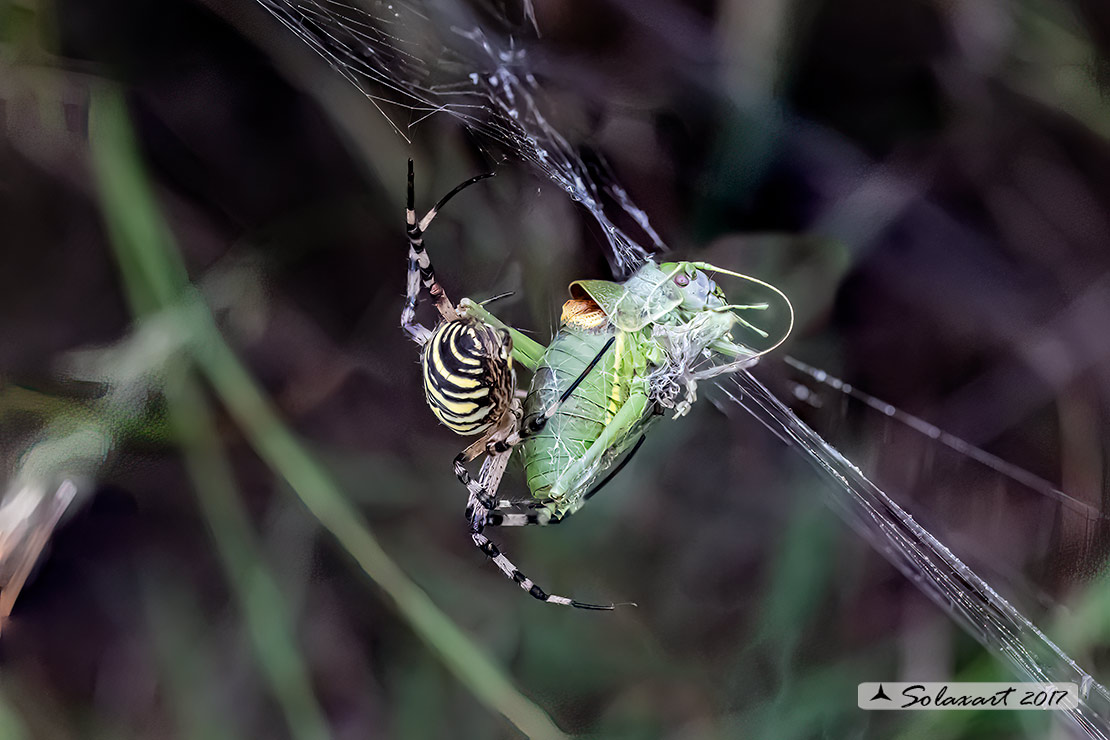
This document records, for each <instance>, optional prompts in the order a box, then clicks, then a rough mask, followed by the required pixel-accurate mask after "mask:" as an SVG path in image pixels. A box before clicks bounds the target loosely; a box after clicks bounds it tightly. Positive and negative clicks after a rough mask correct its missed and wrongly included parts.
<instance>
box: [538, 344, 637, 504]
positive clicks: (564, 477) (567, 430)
mask: <svg viewBox="0 0 1110 740" xmlns="http://www.w3.org/2000/svg"><path fill="white" fill-rule="evenodd" d="M614 334H615V335H616V342H615V343H614V345H613V348H612V350H610V351H609V352H607V353H606V355H605V357H604V358H603V359H602V361H601V363H600V364H599V365H598V366H597V367H596V368H595V369H594V370H593V371H592V372H590V373H589V374H588V375H587V376H586V378H585V380H583V381H582V383H581V384H580V385H579V386H578V388H577V389H576V390H575V392H574V394H573V395H571V397H570V398H569V399H568V400H567V402H566V403H564V404H563V405H562V406H560V407H559V410H558V411H556V412H555V414H554V416H552V417H551V419H550V421H548V422H547V425H546V426H545V427H544V428H543V430H542V431H540V432H539V433H538V434H537V435H535V436H533V437H530V438H528V439H527V440H525V441H524V443H523V459H524V474H525V478H526V479H527V481H528V489H529V491H531V493H532V497H533V498H535V499H539V500H552V501H554V502H555V506H556V511H555V512H553V513H555V514H557V515H558V516H562V515H563V514H565V513H570V512H572V511H573V510H574V509H576V508H577V505H578V504H579V503H580V501H581V497H582V494H583V493H584V492H585V489H586V487H587V484H588V483H590V482H591V481H592V479H593V478H594V477H596V475H597V473H598V471H599V470H600V469H601V468H602V467H604V466H606V464H607V463H608V462H610V461H611V459H612V458H613V457H615V456H616V455H619V454H620V453H621V452H623V451H624V448H625V447H627V446H628V443H629V442H631V441H635V434H634V433H635V432H638V431H639V430H640V429H641V428H642V427H643V426H644V425H645V423H646V422H647V421H648V420H649V419H650V416H651V413H650V410H649V404H647V403H646V401H647V391H648V389H647V383H646V381H645V379H644V377H643V376H642V374H638V373H634V372H632V370H633V368H634V367H635V365H636V364H637V354H638V353H637V352H636V346H635V345H636V344H637V343H638V341H639V339H640V338H639V336H638V334H639V333H638V332H634V333H629V332H622V331H619V330H617V329H615V328H614V327H613V326H612V324H607V325H606V326H604V327H601V328H598V329H586V328H582V327H575V326H573V325H568V324H566V323H564V324H563V326H561V327H560V328H559V331H558V333H557V334H556V335H555V337H554V338H553V339H552V340H551V344H550V345H548V347H547V351H546V352H544V354H543V357H542V358H541V359H540V362H539V366H538V367H537V368H536V373H535V376H534V377H533V379H532V386H531V390H530V392H529V393H528V397H527V398H526V399H525V401H524V418H526V419H527V418H530V417H531V416H533V415H536V414H542V413H543V412H544V410H546V409H547V408H550V407H551V405H552V404H553V403H555V401H556V400H557V399H558V398H559V397H560V396H561V395H562V394H563V392H564V391H565V390H566V389H567V388H569V387H570V385H571V383H573V382H574V381H575V379H576V378H577V377H578V376H579V375H580V374H581V373H582V372H583V370H585V369H586V365H587V363H588V362H589V361H590V359H592V358H593V357H594V356H595V355H596V354H597V353H598V352H599V351H601V349H602V348H603V347H604V345H605V343H606V342H607V341H608V339H609V338H610V337H612V336H614ZM626 407H627V408H626ZM621 411H624V413H623V414H621ZM618 415H619V416H620V417H621V418H620V420H619V422H618V423H616V424H614V421H616V420H617V418H618ZM610 425H613V427H612V429H609V426H610ZM607 429H609V432H610V434H609V436H610V437H611V438H613V439H612V442H613V443H612V444H605V445H603V446H599V447H598V449H597V450H596V451H594V452H593V453H591V448H592V447H593V446H594V445H597V443H598V440H599V439H600V438H601V437H602V435H603V434H604V433H605V432H606V430H607ZM583 461H585V463H584V464H583Z"/></svg>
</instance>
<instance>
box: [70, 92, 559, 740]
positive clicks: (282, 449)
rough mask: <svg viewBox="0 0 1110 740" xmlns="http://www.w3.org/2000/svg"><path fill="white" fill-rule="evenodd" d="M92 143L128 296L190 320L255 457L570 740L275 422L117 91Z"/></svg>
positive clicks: (465, 667)
mask: <svg viewBox="0 0 1110 740" xmlns="http://www.w3.org/2000/svg"><path fill="white" fill-rule="evenodd" d="M91 119H92V120H91V126H90V128H91V132H92V135H91V140H92V149H93V156H94V159H95V161H96V165H97V174H98V178H99V181H100V187H101V195H102V199H103V203H104V211H105V218H106V220H107V222H108V226H109V230H110V234H111V237H112V240H113V244H114V246H115V249H116V253H117V255H118V261H119V263H120V269H121V272H122V273H123V275H124V283H125V286H126V289H127V291H128V294H129V296H130V297H131V298H132V300H133V301H134V303H135V305H136V306H137V307H144V308H146V307H149V308H163V309H168V310H177V311H181V312H182V314H187V316H188V321H189V324H188V331H189V332H190V333H191V339H192V353H193V359H194V360H195V361H196V363H197V364H198V366H199V367H200V369H201V371H202V373H203V374H204V376H205V377H206V379H207V380H208V382H210V383H211V384H212V386H213V387H214V388H215V389H216V392H217V394H218V395H219V397H220V399H221V400H222V401H223V403H224V404H225V405H226V406H227V408H228V410H229V411H230V413H231V415H232V416H233V417H234V418H235V420H236V421H237V422H238V423H239V425H240V426H241V427H242V428H243V430H244V432H245V434H246V436H247V438H248V439H249V440H250V442H251V444H252V445H253V447H254V448H255V450H256V451H257V452H258V454H259V456H260V457H262V459H263V460H264V461H265V462H266V463H267V464H268V465H269V466H270V467H271V468H272V469H273V470H274V471H275V472H277V473H278V474H279V475H280V476H282V477H283V478H284V479H285V480H286V482H287V483H288V484H289V486H290V487H291V488H292V489H293V491H294V492H295V493H296V494H297V496H298V497H300V499H301V501H302V502H303V503H304V505H305V506H306V507H307V508H308V510H309V511H310V512H311V513H312V514H313V515H314V516H315V517H316V518H317V519H318V520H319V521H320V523H321V524H322V525H323V526H324V527H325V528H326V529H327V530H328V531H329V532H331V533H332V534H333V535H334V536H335V538H336V539H337V540H339V543H340V544H341V545H342V546H343V547H344V548H345V549H346V550H347V551H348V552H349V553H350V554H351V556H352V557H353V558H354V559H355V560H356V561H357V562H358V564H359V565H360V566H361V567H362V569H363V570H364V571H365V572H366V574H367V575H369V576H370V577H371V578H372V579H373V580H374V581H375V582H377V584H378V585H379V586H380V587H381V588H382V589H383V590H384V591H385V592H386V593H387V594H388V595H389V597H390V598H391V599H392V601H393V603H394V604H395V606H396V608H397V610H398V611H399V612H400V614H401V615H402V616H403V617H404V618H405V619H406V620H407V621H408V622H409V624H410V625H411V626H412V628H413V629H414V630H415V631H416V632H417V634H418V635H420V637H421V638H422V639H423V640H424V641H425V642H426V643H427V644H428V645H429V646H430V647H431V648H432V649H433V650H434V651H435V652H436V653H437V654H438V655H439V656H440V658H441V659H442V660H443V661H444V663H445V664H446V665H447V667H448V668H449V669H450V670H451V671H452V672H453V673H454V674H455V675H456V676H457V677H458V679H459V680H460V681H461V682H462V683H463V684H464V685H466V686H467V687H468V688H469V689H470V690H471V691H472V692H473V693H474V695H475V696H476V697H477V698H478V699H479V700H480V701H482V702H483V703H484V704H485V705H486V706H488V707H490V708H491V709H493V710H494V711H497V712H500V713H501V714H503V715H504V716H505V717H506V718H507V719H508V720H509V721H510V722H512V723H513V724H514V725H516V726H517V727H518V728H519V729H520V730H521V731H522V732H524V733H525V734H526V735H528V736H530V737H534V738H562V737H565V736H564V735H563V733H562V732H560V730H559V729H558V728H557V727H556V726H555V724H554V722H552V720H551V718H550V717H549V716H548V715H547V714H546V713H545V712H544V711H543V710H542V709H541V708H540V707H538V706H537V705H535V704H534V703H532V702H531V701H530V700H529V699H527V698H526V697H525V696H524V695H523V694H521V693H520V691H518V690H517V688H516V687H515V686H514V685H513V684H512V682H511V681H509V679H508V678H507V677H506V676H505V674H504V673H503V672H502V671H501V670H500V669H499V668H498V667H497V666H496V665H495V664H494V663H493V662H492V661H491V660H490V659H489V657H488V656H487V655H486V654H485V653H484V652H482V651H481V650H480V649H479V648H478V646H477V645H476V644H475V643H474V642H473V641H471V640H470V639H469V638H468V637H467V636H466V635H465V634H464V633H463V632H462V631H461V630H460V629H459V628H458V626H456V625H455V624H454V622H452V621H451V620H450V619H449V618H448V617H447V616H446V615H445V614H444V613H443V612H442V611H440V610H439V609H438V608H437V607H436V606H435V604H433V603H432V601H431V599H429V598H428V596H427V594H425V593H424V592H423V591H422V590H420V588H418V587H417V586H416V585H415V584H414V583H413V582H412V581H411V580H409V578H408V577H407V576H406V575H405V574H404V573H403V572H402V571H401V569H400V568H399V567H398V566H397V565H396V563H394V562H393V560H391V559H390V558H389V556H388V555H387V554H386V552H385V551H384V550H383V549H382V548H381V546H380V545H379V544H378V542H377V540H376V539H375V538H374V536H373V535H372V534H371V533H370V531H369V529H368V527H367V526H366V523H365V522H364V521H363V518H362V516H361V515H360V513H359V512H358V511H357V510H356V509H355V508H354V507H353V506H351V504H350V503H349V502H348V501H347V500H346V499H345V498H344V496H343V495H342V494H341V493H340V491H339V488H338V486H337V485H336V484H335V483H334V482H333V481H332V479H331V476H330V475H329V474H328V472H327V471H326V470H325V469H324V468H323V466H321V465H320V464H319V462H318V461H317V460H316V459H315V458H314V457H313V456H312V455H311V454H309V453H308V452H307V450H306V449H305V448H304V447H303V446H302V445H301V443H300V442H299V440H298V439H297V438H296V436H295V435H294V434H293V433H292V431H290V430H289V429H288V428H287V427H286V426H285V424H284V423H283V422H282V421H281V419H280V418H279V416H278V414H277V412H276V411H275V410H274V408H273V407H272V405H271V404H270V401H269V399H268V398H267V397H266V396H265V395H264V394H263V392H262V390H261V389H260V388H259V386H258V384H257V383H256V382H255V381H254V378H252V377H251V375H250V374H249V373H248V372H247V370H246V369H245V368H244V367H243V365H242V364H241V363H240V362H239V360H238V358H237V357H236V356H235V354H234V353H233V352H232V350H231V349H230V348H229V347H228V346H227V344H226V343H225V342H224V341H223V337H222V336H221V335H220V333H219V330H218V329H217V327H216V325H215V323H214V321H213V320H212V317H211V314H209V313H208V311H207V309H206V308H205V307H204V305H203V303H202V302H201V300H200V298H199V296H198V295H197V293H196V291H195V290H194V289H193V288H192V287H191V286H190V285H189V283H188V281H187V275H186V272H185V269H184V266H183V264H182V262H181V258H180V255H179V253H178V252H177V249H176V245H175V243H174V240H173V237H172V234H170V232H169V229H168V228H167V226H166V224H165V222H164V221H163V220H162V218H161V215H160V212H159V210H158V208H157V204H156V203H155V201H154V198H153V195H152V193H151V192H150V187H149V185H148V183H147V182H146V178H145V174H144V172H143V168H142V162H141V160H140V157H139V154H138V151H137V149H136V145H135V142H134V139H133V135H132V133H131V129H130V124H129V121H128V117H127V112H126V107H125V105H124V102H123V99H122V97H121V96H120V94H119V93H118V92H117V91H116V90H114V89H112V88H102V89H100V90H98V91H97V93H96V96H95V99H94V103H93V107H92V116H91Z"/></svg>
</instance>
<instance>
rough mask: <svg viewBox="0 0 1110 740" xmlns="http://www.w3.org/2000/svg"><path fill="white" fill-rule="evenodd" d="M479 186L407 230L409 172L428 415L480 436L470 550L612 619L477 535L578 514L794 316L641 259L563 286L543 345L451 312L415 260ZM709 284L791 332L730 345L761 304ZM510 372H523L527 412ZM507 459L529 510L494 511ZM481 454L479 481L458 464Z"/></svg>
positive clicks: (494, 323) (703, 272) (508, 503)
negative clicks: (433, 319)
mask: <svg viewBox="0 0 1110 740" xmlns="http://www.w3.org/2000/svg"><path fill="white" fill-rule="evenodd" d="M484 177H488V175H481V176H479V177H475V178H472V179H471V180H468V181H467V182H465V183H463V184H462V185H459V186H458V187H457V188H455V189H454V190H452V191H451V192H450V193H448V194H447V196H445V197H444V198H443V199H441V200H440V202H439V203H437V204H436V206H435V207H434V208H432V209H431V210H430V211H429V212H428V213H427V215H425V216H424V217H423V218H422V219H420V220H417V218H416V212H415V210H414V208H415V204H414V201H415V194H414V187H413V170H412V162H411V161H410V162H409V179H408V208H407V212H406V218H407V224H408V229H407V232H408V241H409V266H408V291H407V293H408V296H407V303H406V305H405V308H404V310H403V311H402V314H401V326H402V328H403V329H404V330H405V331H406V332H407V333H408V334H409V336H410V337H412V339H413V340H414V341H416V342H417V343H418V344H419V345H420V346H421V348H422V349H421V365H422V367H423V373H424V390H425V394H426V396H427V400H428V404H429V405H430V406H431V408H432V411H433V412H434V413H435V415H436V416H437V417H438V418H439V419H440V421H442V422H443V423H444V424H445V425H446V426H447V427H448V428H450V429H452V430H453V431H455V432H458V433H459V434H464V435H479V437H478V439H477V441H475V442H474V443H473V444H471V445H470V446H469V447H467V448H466V449H465V450H463V451H462V452H461V453H460V454H459V455H458V457H456V458H455V474H456V475H457V476H458V478H459V480H460V481H461V482H462V483H463V484H464V485H465V486H466V487H467V490H468V492H469V497H468V500H467V508H466V513H467V519H468V520H469V522H470V536H471V538H472V539H473V541H474V544H475V545H476V546H477V547H478V548H479V549H480V550H481V551H482V552H483V553H485V554H486V555H487V556H488V557H489V558H490V559H491V560H493V562H494V564H495V565H497V567H498V568H499V569H500V570H501V571H502V572H503V573H504V574H505V575H506V576H507V577H509V578H511V579H512V580H513V581H515V582H516V583H517V584H518V585H520V587H521V588H522V589H524V590H525V591H527V592H528V593H529V594H531V595H532V596H533V597H535V598H537V599H539V600H541V601H546V602H548V603H551V604H561V605H564V606H573V607H577V608H580V609H612V608H613V606H614V605H612V604H608V605H600V604H587V603H584V602H580V601H576V600H574V599H570V598H567V597H565V596H556V595H553V594H548V593H547V592H545V591H544V590H543V589H542V588H540V587H539V586H538V585H536V584H535V583H534V582H533V581H532V580H531V579H530V578H528V577H527V576H525V575H524V574H523V573H522V572H521V571H520V570H518V569H517V568H516V566H515V565H513V563H512V562H511V561H509V559H508V558H507V557H506V556H505V555H504V554H503V553H502V552H501V551H500V549H499V548H498V547H497V545H495V544H494V543H493V542H491V541H490V540H489V538H488V537H486V535H485V533H484V532H485V528H486V527H490V526H525V525H533V524H535V525H545V524H555V523H558V522H560V521H562V520H563V519H564V518H565V517H567V516H569V515H570V514H573V513H574V512H576V511H577V510H578V509H579V508H581V507H582V505H583V504H584V503H585V502H586V501H587V500H589V498H590V497H591V496H593V495H594V494H595V493H597V491H598V490H599V489H600V488H601V487H602V486H603V485H605V483H607V482H608V481H609V480H610V479H611V478H612V477H613V476H614V475H616V474H617V472H619V471H620V469H621V468H622V467H623V466H624V464H625V463H627V462H628V460H629V459H630V458H631V456H632V454H634V453H635V451H636V450H637V449H638V448H639V446H640V444H642V443H643V441H644V434H645V433H646V431H647V429H648V428H649V427H650V426H651V425H652V424H653V423H654V422H655V421H656V420H657V419H658V418H660V416H661V415H662V414H663V413H664V410H671V411H673V413H674V416H675V417H678V416H681V415H683V414H685V413H686V412H687V411H688V410H689V408H690V405H691V404H692V403H693V402H694V401H695V400H696V397H697V396H696V391H697V384H698V382H699V381H701V380H705V379H707V378H711V377H713V376H716V375H720V374H723V373H728V372H734V371H737V370H739V369H742V368H746V367H750V366H752V365H753V364H755V362H756V361H757V360H758V359H759V357H760V356H762V355H763V354H766V353H767V352H770V351H771V350H772V349H774V348H775V347H777V346H778V345H779V344H781V343H782V342H783V341H784V340H785V339H786V336H787V334H789V331H790V327H792V326H793V316H794V315H793V309H792V308H791V307H790V301H789V300H787V298H786V296H785V295H784V294H783V293H782V292H781V291H779V290H778V289H777V288H775V287H773V286H771V285H768V284H767V283H764V282H762V281H760V280H756V279H755V278H751V277H748V276H746V275H741V274H739V273H736V272H731V271H729V270H725V269H722V268H719V267H715V266H713V265H710V264H707V263H704V262H670V263H663V264H659V265H656V264H655V263H654V262H651V261H647V262H645V263H644V264H643V265H641V266H640V267H639V269H638V270H637V271H636V272H635V273H634V274H633V275H632V276H631V277H630V278H629V279H627V280H625V281H624V282H620V283H617V282H610V281H606V280H579V281H576V282H574V283H572V284H571V299H570V300H569V301H567V302H566V304H564V306H563V313H562V319H561V323H560V326H559V329H558V331H557V332H556V333H555V336H554V337H553V338H552V340H551V343H550V344H549V345H548V346H547V347H544V346H543V345H541V344H539V343H537V342H535V341H534V340H532V339H530V338H528V337H527V336H525V335H524V334H521V333H520V332H519V331H517V330H515V329H513V328H511V327H509V326H507V325H505V324H504V323H503V322H501V321H500V320H499V319H497V318H496V317H495V316H493V315H492V314H491V313H490V312H489V311H487V310H486V309H485V308H483V307H482V306H481V305H479V304H477V303H475V302H474V301H471V300H469V299H466V298H464V299H463V300H462V301H460V302H459V304H458V305H457V306H453V305H452V304H451V302H450V301H449V300H448V299H447V296H446V294H445V293H444V291H443V288H442V286H440V284H439V282H438V281H437V280H436V277H435V271H434V270H433V269H432V265H431V260H430V258H429V257H428V253H427V252H426V251H425V249H424V243H423V235H424V232H425V230H426V229H427V228H428V225H429V224H430V223H431V221H432V219H433V218H434V217H435V215H436V213H437V212H438V210H439V209H440V208H442V207H443V205H444V204H445V203H446V202H447V201H448V200H449V199H450V198H451V197H452V196H454V195H455V194H456V193H458V192H459V191H460V190H462V189H463V188H465V187H467V186H468V185H471V184H473V183H475V182H477V181H479V180H481V179H482V178H484ZM710 274H723V275H729V276H732V277H735V278H739V279H741V280H745V281H749V282H750V283H754V284H756V285H758V286H762V287H763V288H765V289H767V290H768V291H769V292H770V293H771V294H772V295H773V296H775V298H776V299H778V300H781V302H782V303H783V305H784V306H785V308H786V309H787V311H788V313H789V319H790V326H788V327H787V329H786V330H785V331H784V332H783V333H782V335H781V336H780V337H778V339H777V341H775V342H774V344H773V345H772V346H770V347H768V348H767V349H763V350H759V351H757V350H755V349H752V348H750V347H748V346H746V345H745V344H743V343H740V342H737V341H735V340H734V339H733V338H732V330H733V328H734V327H737V326H739V327H742V328H743V329H744V330H746V331H750V332H753V333H754V334H756V335H758V336H760V337H761V338H763V339H766V338H767V334H766V332H764V331H762V330H760V329H758V328H757V327H755V326H753V325H752V324H750V323H749V322H748V321H746V320H745V319H744V318H742V317H741V315H740V313H738V312H740V311H746V310H763V309H766V308H767V307H768V304H766V303H758V304H745V305H736V304H730V303H729V302H728V300H727V299H726V298H725V295H724V292H723V291H722V290H721V288H720V287H719V286H717V284H716V283H715V282H714V281H713V280H712V279H711V278H710V277H709V276H710ZM421 286H423V287H424V288H425V289H426V290H427V291H428V292H429V293H430V294H431V296H432V298H433V300H434V302H435V306H436V308H437V309H438V311H439V314H440V319H441V320H440V322H439V323H438V325H437V326H436V328H435V329H434V330H429V329H427V328H425V327H424V326H422V325H421V324H418V323H416V318H415V312H416V307H417V304H418V300H419V295H420V290H421ZM514 362H515V363H516V364H517V365H520V366H523V367H524V368H525V369H527V370H528V371H529V372H531V374H532V381H531V384H530V386H529V389H528V393H527V395H526V396H525V398H524V399H523V402H522V401H521V399H520V398H519V396H518V394H517V393H516V374H515V370H514ZM514 449H519V450H520V455H521V457H522V460H523V463H524V471H525V476H526V478H527V482H528V489H529V492H530V493H531V498H529V499H525V500H498V499H495V498H494V495H495V494H496V493H497V491H498V488H499V486H500V483H501V478H502V476H503V474H504V472H505V466H506V465H507V464H508V461H509V456H510V454H511V453H512V451H513V450H514ZM482 455H485V459H484V460H483V462H482V466H481V471H480V473H479V475H478V478H477V480H475V479H474V478H473V477H472V476H471V475H470V473H469V471H468V470H467V467H466V466H467V464H468V463H470V462H472V461H474V460H475V459H477V458H478V457H480V456H482ZM622 455H623V456H624V457H623V459H621V456H622ZM618 461H619V462H618ZM604 473H608V475H607V476H606V477H605V478H604V479H603V480H601V481H600V482H598V478H599V477H601V476H602V474H604Z"/></svg>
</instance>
